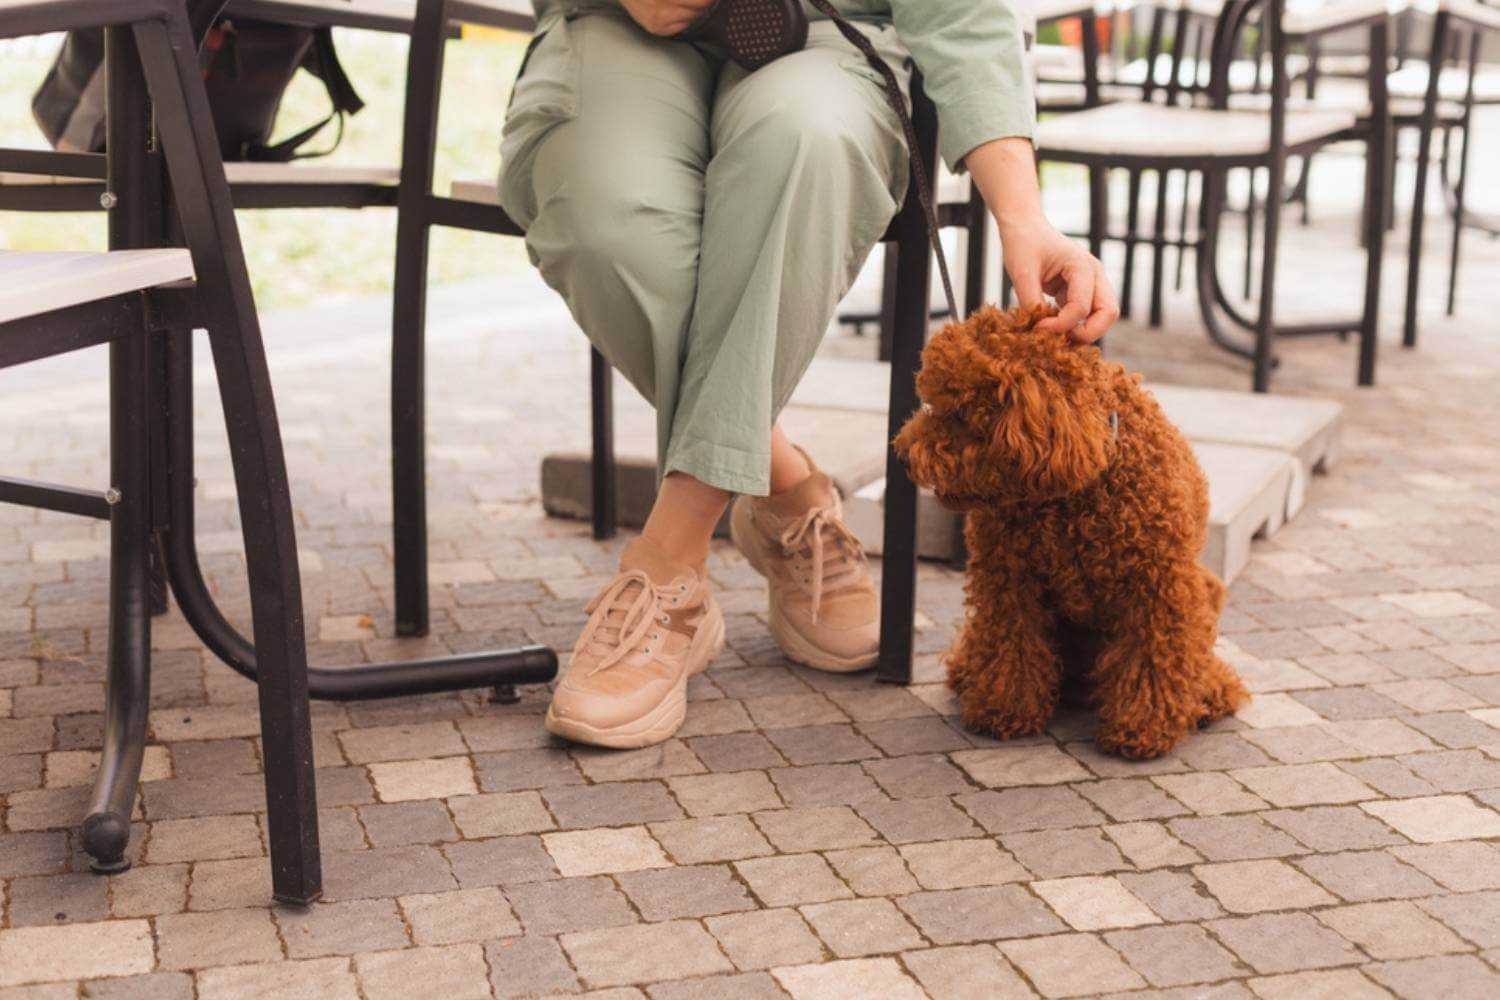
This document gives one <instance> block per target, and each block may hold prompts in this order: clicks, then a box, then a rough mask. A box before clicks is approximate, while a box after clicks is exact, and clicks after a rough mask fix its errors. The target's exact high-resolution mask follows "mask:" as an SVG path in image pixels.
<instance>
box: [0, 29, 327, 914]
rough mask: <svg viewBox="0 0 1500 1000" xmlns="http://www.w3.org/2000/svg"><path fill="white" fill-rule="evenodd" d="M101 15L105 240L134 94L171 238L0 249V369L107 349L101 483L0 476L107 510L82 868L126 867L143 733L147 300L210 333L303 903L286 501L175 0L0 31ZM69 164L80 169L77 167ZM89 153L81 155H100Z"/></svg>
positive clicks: (308, 812)
mask: <svg viewBox="0 0 1500 1000" xmlns="http://www.w3.org/2000/svg"><path fill="white" fill-rule="evenodd" d="M83 26H90V27H99V26H109V40H108V47H109V54H110V72H109V101H110V106H111V113H110V116H109V126H108V129H109V148H110V153H109V159H108V171H107V173H108V179H109V186H110V190H111V192H112V194H113V195H114V196H115V198H116V202H115V206H114V207H115V210H113V211H112V214H111V218H110V229H111V237H112V239H111V242H112V243H115V244H120V245H126V244H134V243H138V242H140V241H141V240H142V239H143V238H144V231H145V228H146V224H147V215H148V213H149V212H150V208H151V206H150V205H149V204H148V200H147V199H148V197H149V195H148V193H147V185H146V184H145V183H140V182H142V181H144V178H145V176H146V173H147V171H148V154H147V143H148V139H149V136H148V130H147V121H148V118H147V115H146V100H145V91H146V88H147V87H149V91H150V97H151V99H152V101H153V102H154V107H155V112H156V126H157V128H158V129H159V130H160V149H161V157H162V159H163V160H164V161H165V166H166V168H167V170H168V171H169V172H170V175H171V179H172V185H173V188H174V191H175V192H176V198H177V206H178V208H179V210H180V212H181V215H180V223H181V226H182V231H183V233H184V236H185V239H186V242H187V245H188V249H186V250H176V249H159V250H119V251H111V252H107V253H93V254H27V253H20V254H16V253H7V254H4V255H0V289H3V291H0V366H10V365H14V364H21V363H24V362H27V361H33V360H37V359H39V358H44V357H48V356H51V355H54V354H59V353H63V352H65V351H71V350H76V349H80V348H83V347H88V346H93V345H96V344H104V343H108V344H109V345H110V411H111V412H110V465H111V475H110V478H111V486H110V488H109V489H108V490H107V491H105V492H88V491H83V490H73V489H66V488H60V487H54V486H50V485H48V484H42V483H27V482H15V481H0V499H5V500H7V501H10V502H19V503H24V504H27V505H29V506H36V507H41V508H44V509H51V510H60V511H65V512H69V513H75V514H81V515H84V516H91V517H97V518H104V519H108V520H109V522H110V534H111V559H110V649H109V684H108V699H107V706H106V721H105V732H104V747H103V751H102V760H101V762H100V766H99V772H98V777H97V779H96V782H95V787H94V793H93V797H92V799H91V800H90V805H89V815H88V818H87V819H86V820H85V821H84V825H83V841H84V846H85V848H86V849H87V850H88V851H89V852H90V853H91V854H93V855H94V858H95V865H96V870H100V871H120V870H122V869H124V868H126V867H128V866H129V861H128V860H127V859H126V858H125V856H124V855H125V849H126V846H127V843H128V840H129V836H130V815H131V809H132V804H133V802H134V799H135V786H136V781H137V778H138V776H139V774H140V766H141V754H142V750H143V747H144V743H145V737H146V719H147V710H148V708H149V706H150V698H149V694H148V690H149V683H150V655H151V653H150V650H151V639H150V636H151V627H150V614H149V609H148V607H147V569H146V553H147V550H148V548H149V547H150V546H151V544H152V535H151V531H152V513H153V511H152V497H151V482H150V479H151V465H150V453H151V449H152V446H153V442H152V439H151V434H150V423H151V421H150V416H149V406H150V397H149V394H148V392H147V385H148V379H147V367H148V365H149V362H150V352H149V350H148V336H150V335H151V334H152V333H153V332H156V331H157V330H159V327H157V324H156V321H157V320H158V319H159V318H160V316H161V315H163V314H164V313H176V314H178V315H193V316H194V317H196V318H200V319H201V320H202V321H203V322H204V323H205V324H206V325H207V326H208V328H209V330H210V335H209V336H210V341H211V343H212V345H213V351H214V366H215V370H216V373H217V376H218V383H219V390H220V393H221V395H222V397H223V401H224V409H225V415H226V421H227V424H228V429H229V437H230V443H231V452H232V455H233V459H234V471H235V477H236V481H237V483H238V486H239V492H240V501H241V502H240V516H241V518H242V521H243V526H244V536H245V543H246V549H247V560H246V561H247V564H248V568H249V573H250V581H251V583H250V595H251V603H252V606H253V609H254V616H255V645H254V649H253V653H254V656H255V659H256V663H257V665H258V667H259V668H260V670H259V684H260V713H261V735H262V740H263V743H264V754H265V767H266V806H267V810H268V827H269V840H270V848H271V867H272V880H273V884H274V892H275V895H276V897H277V898H278V899H281V900H284V901H287V902H292V903H299V904H301V903H308V902H311V901H312V900H313V899H316V898H317V897H318V895H319V894H320V893H321V891H322V873H321V867H320V861H319V856H318V827H317V803H316V793H315V790H314V785H313V759H312V730H311V725H310V722H309V717H308V703H307V662H306V650H305V648H304V640H303V635H302V605H301V595H300V590H299V583H298V579H297V550H296V543H295V539H294V537H293V529H292V505H291V497H290V494H289V493H288V491H287V482H286V469H285V465H284V461H283V458H282V452H281V438H280V432H279V429H278V427H277V423H276V411H275V405H274V403H273V402H272V398H271V386H270V380H269V377H268V373H267V371H266V361H265V354H264V350H263V347H262V344H261V337H260V328H259V325H258V323H257V320H256V315H255V307H254V304H253V302H252V300H251V295H250V281H249V277H248V275H247V274H246V273H245V267H244V257H243V254H242V251H241V249H240V245H239V236H238V231H237V229H236V227H235V223H234V215H233V213H232V212H231V211H230V208H229V200H228V190H227V186H226V182H225V179H224V173H223V167H222V165H221V164H220V162H219V153H218V147H217V145H216V143H215V140H214V137H213V128H212V126H211V124H210V123H209V119H208V99H207V96H206V95H205V93H204V91H203V88H202V83H201V79H200V77H199V75H198V66H197V61H196V59H195V57H194V47H193V44H192V41H191V33H190V30H189V27H188V23H187V17H186V14H185V12H184V10H183V8H182V7H181V5H180V4H174V3H170V2H167V0H114V2H113V3H111V4H110V5H108V6H107V7H101V6H100V5H99V4H97V3H91V2H86V0H23V2H16V0H9V2H7V3H6V4H5V5H4V6H3V7H0V37H6V38H9V37H16V36H20V35H33V34H41V33H43V32H47V31H59V30H66V29H69V28H75V27H83ZM80 165H81V164H80ZM102 165H103V164H102V162H100V160H99V158H91V159H90V160H89V161H88V166H90V167H91V168H92V167H97V166H102Z"/></svg>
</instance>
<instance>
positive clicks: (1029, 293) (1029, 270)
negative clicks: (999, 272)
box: [1010, 265, 1042, 309]
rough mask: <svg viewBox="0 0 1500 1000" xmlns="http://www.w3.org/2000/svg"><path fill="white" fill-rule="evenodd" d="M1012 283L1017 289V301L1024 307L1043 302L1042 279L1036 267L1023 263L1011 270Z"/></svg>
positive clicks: (1027, 307) (1028, 307)
mask: <svg viewBox="0 0 1500 1000" xmlns="http://www.w3.org/2000/svg"><path fill="white" fill-rule="evenodd" d="M1010 283H1011V284H1012V285H1014V286H1015V289H1016V301H1017V302H1019V303H1020V304H1021V308H1022V309H1030V308H1032V307H1033V306H1039V305H1041V304H1042V281H1041V278H1040V277H1039V276H1038V274H1037V272H1036V268H1034V267H1028V266H1025V265H1022V266H1020V267H1017V268H1016V269H1015V270H1013V271H1011V272H1010Z"/></svg>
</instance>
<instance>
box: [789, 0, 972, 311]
mask: <svg viewBox="0 0 1500 1000" xmlns="http://www.w3.org/2000/svg"><path fill="white" fill-rule="evenodd" d="M808 3H810V4H812V5H813V6H814V7H816V8H817V9H818V10H819V11H821V12H822V13H823V14H824V15H825V16H827V18H828V19H829V20H830V21H832V22H833V24H834V27H836V28H838V29H839V33H840V34H841V35H843V36H844V37H845V38H847V39H848V40H849V44H851V45H853V46H854V47H855V48H856V49H859V51H860V52H861V53H862V54H863V55H864V57H865V59H866V60H867V61H868V62H869V64H870V65H871V66H873V67H875V71H876V72H877V73H879V74H880V78H881V79H882V80H884V81H885V98H886V101H887V102H889V104H890V106H891V109H892V110H893V111H895V112H896V117H897V118H900V119H901V128H902V130H903V131H905V133H906V147H907V151H908V153H909V155H910V159H911V171H912V180H913V182H914V183H915V184H916V185H917V201H918V202H919V203H921V206H922V212H923V215H924V216H925V218H926V222H927V235H928V237H929V238H930V239H931V240H932V252H933V253H934V254H936V255H937V262H938V273H939V274H941V275H942V278H943V294H944V295H946V296H947V297H948V309H949V312H950V314H951V315H952V317H953V320H954V322H957V321H958V320H960V319H962V318H963V315H962V314H961V313H960V312H959V311H958V299H957V298H956V297H955V296H954V294H953V279H952V278H951V277H950V276H949V274H948V256H947V255H946V254H945V253H943V242H942V239H941V238H940V237H939V235H938V219H937V210H936V209H935V208H934V207H933V204H932V198H933V194H934V193H935V191H934V189H933V188H932V186H931V185H930V184H928V181H927V167H926V166H925V165H924V164H923V162H922V154H921V151H920V146H919V144H918V142H917V130H916V129H915V128H913V127H912V123H911V112H910V111H909V110H907V107H906V96H905V95H904V94H902V93H901V81H899V80H897V79H896V72H895V71H894V70H893V69H891V67H890V64H889V63H887V62H886V61H885V60H884V59H882V58H881V56H880V53H879V52H876V51H875V46H874V45H873V44H872V43H871V42H870V40H869V39H868V38H866V37H865V34H864V32H862V31H860V30H859V29H858V28H856V27H855V26H854V25H852V24H850V23H849V21H848V20H847V19H846V18H845V17H844V15H842V14H840V13H839V12H838V11H836V10H834V8H833V4H831V3H829V2H828V0H808Z"/></svg>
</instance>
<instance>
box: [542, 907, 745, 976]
mask: <svg viewBox="0 0 1500 1000" xmlns="http://www.w3.org/2000/svg"><path fill="white" fill-rule="evenodd" d="M559 940H560V941H561V942H562V946H563V948H564V950H566V951H567V953H568V957H569V958H571V959H572V961H573V965H574V967H575V968H576V969H577V970H578V975H579V976H580V978H582V980H583V982H584V984H585V985H588V986H620V985H626V984H631V983H648V982H655V981H656V980H658V979H685V978H688V977H690V976H703V975H708V974H709V973H715V972H730V971H733V968H734V967H733V966H732V965H730V963H729V960H728V959H727V958H725V957H724V955H723V953H722V952H721V951H720V950H719V947H718V945H717V944H716V943H715V941H714V939H713V938H712V937H710V936H709V934H708V932H707V931H705V930H704V929H703V928H702V926H700V925H699V924H696V923H693V922H692V921H686V920H682V921H673V922H669V923H662V924H634V925H631V926H629V927H610V928H604V929H602V930H595V931H580V932H578V933H576V934H564V935H563V936H562V937H561V938H560V939H559Z"/></svg>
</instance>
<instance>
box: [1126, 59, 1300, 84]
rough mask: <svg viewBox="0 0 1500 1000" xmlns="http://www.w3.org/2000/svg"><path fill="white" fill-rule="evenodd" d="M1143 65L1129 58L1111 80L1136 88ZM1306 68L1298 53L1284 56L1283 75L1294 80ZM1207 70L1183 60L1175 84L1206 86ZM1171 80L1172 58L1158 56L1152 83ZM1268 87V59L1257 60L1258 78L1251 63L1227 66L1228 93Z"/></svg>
mask: <svg viewBox="0 0 1500 1000" xmlns="http://www.w3.org/2000/svg"><path fill="white" fill-rule="evenodd" d="M1146 62H1147V61H1146V60H1145V59H1133V60H1131V61H1130V62H1128V63H1126V64H1125V65H1124V66H1121V67H1120V71H1119V73H1117V74H1116V75H1115V77H1114V80H1115V82H1116V83H1121V84H1135V85H1136V86H1137V87H1139V86H1140V85H1141V84H1143V83H1145V82H1146ZM1307 66H1308V59H1307V57H1306V56H1304V55H1302V54H1300V53H1297V52H1293V53H1290V54H1289V55H1288V56H1287V57H1286V70H1287V74H1288V75H1289V76H1291V77H1292V78H1294V79H1295V78H1298V77H1301V76H1302V75H1303V74H1305V73H1306V72H1307ZM1211 71H1212V67H1211V65H1210V63H1209V62H1208V61H1207V60H1198V59H1193V58H1190V57H1184V58H1183V59H1182V60H1181V61H1179V62H1178V64H1177V84H1178V86H1181V87H1191V86H1194V85H1203V86H1207V85H1208V80H1209V75H1210V73H1211ZM1171 79H1172V56H1171V54H1170V53H1162V54H1160V55H1158V56H1157V57H1156V69H1155V74H1154V80H1155V82H1156V85H1157V86H1158V87H1165V86H1166V85H1167V84H1168V83H1169V82H1170V81H1171ZM1270 84H1271V58H1270V57H1269V56H1267V57H1266V58H1264V59H1262V60H1261V63H1260V71H1259V76H1257V75H1256V67H1255V62H1254V60H1251V59H1236V60H1235V61H1234V62H1232V63H1230V64H1229V89H1230V90H1252V89H1256V88H1257V87H1269V86H1270Z"/></svg>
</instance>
